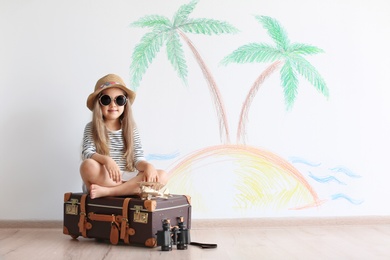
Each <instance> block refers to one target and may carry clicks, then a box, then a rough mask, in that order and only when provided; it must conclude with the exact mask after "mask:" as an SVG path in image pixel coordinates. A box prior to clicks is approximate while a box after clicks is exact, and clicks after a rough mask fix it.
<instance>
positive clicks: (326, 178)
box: [309, 172, 346, 185]
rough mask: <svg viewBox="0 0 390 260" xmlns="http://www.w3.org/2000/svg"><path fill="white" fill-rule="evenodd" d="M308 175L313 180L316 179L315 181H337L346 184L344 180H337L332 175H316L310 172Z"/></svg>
mask: <svg viewBox="0 0 390 260" xmlns="http://www.w3.org/2000/svg"><path fill="white" fill-rule="evenodd" d="M309 177H310V178H312V179H314V180H315V181H317V182H320V183H327V182H331V181H334V182H337V183H338V184H341V185H346V184H345V183H344V182H342V181H339V180H338V179H337V178H336V177H334V176H327V177H316V176H314V175H313V174H312V173H311V172H309Z"/></svg>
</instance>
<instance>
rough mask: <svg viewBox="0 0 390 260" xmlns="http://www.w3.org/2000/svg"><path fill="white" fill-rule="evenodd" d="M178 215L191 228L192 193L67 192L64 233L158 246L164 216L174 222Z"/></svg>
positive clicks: (73, 235) (177, 221) (172, 223)
mask: <svg viewBox="0 0 390 260" xmlns="http://www.w3.org/2000/svg"><path fill="white" fill-rule="evenodd" d="M179 218H181V221H184V225H185V226H186V228H187V229H190V228H191V204H190V197H188V196H184V195H171V196H170V197H169V198H168V199H164V198H153V199H144V200H143V199H141V198H139V197H105V198H97V199H91V198H90V197H89V195H87V194H83V193H70V192H69V193H65V195H64V228H63V233H64V234H66V235H70V236H71V237H72V238H77V237H79V236H83V237H86V238H96V239H102V240H109V241H110V242H111V243H112V244H118V243H119V242H120V241H123V242H124V243H126V244H141V245H145V246H147V247H155V246H157V238H156V233H157V231H159V230H161V229H162V223H163V220H165V219H169V220H170V223H171V225H172V226H175V225H178V223H179Z"/></svg>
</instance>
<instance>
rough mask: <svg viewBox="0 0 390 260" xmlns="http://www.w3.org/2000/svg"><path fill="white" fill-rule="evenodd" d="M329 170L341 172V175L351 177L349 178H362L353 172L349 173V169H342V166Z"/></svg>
mask: <svg viewBox="0 0 390 260" xmlns="http://www.w3.org/2000/svg"><path fill="white" fill-rule="evenodd" d="M329 170H331V171H332V172H341V173H344V174H345V175H347V176H349V177H351V178H360V177H362V176H360V175H358V174H356V173H354V172H353V171H351V170H350V169H348V168H346V167H343V166H338V167H334V168H330V169H329Z"/></svg>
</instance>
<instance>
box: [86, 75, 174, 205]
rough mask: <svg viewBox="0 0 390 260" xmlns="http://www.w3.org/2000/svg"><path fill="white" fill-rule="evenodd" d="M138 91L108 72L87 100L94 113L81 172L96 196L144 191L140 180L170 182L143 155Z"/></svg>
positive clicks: (89, 188)
mask: <svg viewBox="0 0 390 260" xmlns="http://www.w3.org/2000/svg"><path fill="white" fill-rule="evenodd" d="M134 98H135V93H134V92H133V91H131V90H130V89H128V88H127V87H126V85H125V83H124V82H123V80H122V79H121V78H120V77H119V76H117V75H115V74H108V75H106V76H104V77H103V78H101V79H99V80H98V81H97V83H96V86H95V91H94V92H93V93H92V94H90V95H89V97H88V99H87V107H88V108H89V109H90V110H91V111H92V112H93V115H92V122H89V123H88V124H87V125H86V127H85V130H84V138H83V150H82V158H83V162H82V163H81V166H80V174H81V178H82V179H83V182H84V184H85V187H86V188H87V190H88V191H89V193H90V196H91V198H92V199H94V198H99V197H105V196H125V195H133V194H138V193H140V188H139V182H143V181H146V182H159V183H161V184H163V185H165V184H166V182H167V176H166V173H165V172H164V171H162V170H156V169H155V168H154V166H153V165H152V164H150V163H148V162H147V161H146V160H145V158H144V154H143V149H142V145H141V139H140V136H139V134H138V130H137V127H136V125H135V122H134V119H133V115H132V110H131V105H132V103H133V102H134Z"/></svg>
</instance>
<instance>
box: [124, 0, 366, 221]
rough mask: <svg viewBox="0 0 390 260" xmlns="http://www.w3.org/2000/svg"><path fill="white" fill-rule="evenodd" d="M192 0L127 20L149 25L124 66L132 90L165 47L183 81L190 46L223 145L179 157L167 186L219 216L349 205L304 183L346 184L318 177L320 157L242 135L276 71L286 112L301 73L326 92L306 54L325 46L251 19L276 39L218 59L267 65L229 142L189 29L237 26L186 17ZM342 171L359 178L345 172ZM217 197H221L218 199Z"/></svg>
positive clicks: (221, 108) (221, 30) (217, 30)
mask: <svg viewBox="0 0 390 260" xmlns="http://www.w3.org/2000/svg"><path fill="white" fill-rule="evenodd" d="M197 3H198V1H191V2H190V3H188V4H184V5H182V6H180V7H179V9H178V10H177V12H176V13H175V15H174V16H173V18H172V19H169V18H167V17H165V16H161V15H146V16H143V17H142V18H140V19H138V20H137V21H135V22H133V23H132V26H135V27H141V28H147V29H148V30H149V31H148V32H147V33H146V34H145V35H144V36H143V37H142V38H141V40H140V42H139V43H138V44H137V45H136V46H135V48H134V50H133V54H132V60H131V65H130V71H131V79H132V87H133V88H134V89H137V87H139V86H140V83H141V81H142V78H143V77H144V76H148V75H147V73H146V72H147V69H148V67H149V65H150V64H151V63H152V61H153V60H154V59H155V58H156V56H157V54H158V53H159V51H160V50H161V48H162V47H163V46H165V47H166V54H167V58H168V60H169V62H170V63H171V65H172V67H173V69H174V70H175V71H176V73H177V76H178V77H179V78H180V79H181V80H182V81H183V83H184V84H186V83H187V75H188V67H187V63H186V60H185V58H184V53H185V52H186V51H189V52H191V53H192V54H193V57H194V58H195V60H196V61H197V63H198V65H199V67H200V68H201V70H202V73H203V76H204V79H205V83H206V84H207V87H208V90H209V92H210V95H211V97H212V100H213V102H214V105H215V112H216V116H217V119H218V127H219V132H220V139H221V144H220V145H216V146H210V147H205V148H203V149H200V150H197V151H193V152H192V153H190V154H188V155H186V156H184V157H180V158H178V161H177V162H176V163H174V164H173V165H172V166H171V167H170V169H168V172H169V174H170V176H171V182H170V184H169V188H170V189H171V190H173V191H174V192H175V193H183V194H190V195H191V196H192V202H193V206H194V207H195V208H196V210H200V211H204V212H212V211H221V214H223V211H229V210H230V211H231V212H240V213H244V214H245V212H247V211H248V210H252V209H256V210H257V209H259V210H302V209H307V208H312V207H320V206H321V205H322V204H323V203H324V202H326V201H327V200H329V199H330V200H338V199H345V200H348V201H349V202H351V203H352V204H354V205H358V204H360V203H362V201H361V200H354V199H352V198H350V197H348V195H346V194H343V193H340V192H338V193H336V194H331V195H329V196H328V198H323V197H320V196H319V195H318V194H317V192H316V190H315V189H314V188H313V186H312V185H311V184H310V182H316V183H319V184H321V183H322V184H325V183H329V182H336V183H337V182H338V183H337V184H338V185H346V183H342V182H341V181H338V179H337V177H336V176H335V175H334V174H333V175H332V174H329V175H328V176H325V177H324V176H319V175H316V174H315V169H318V168H319V167H322V166H321V164H320V163H317V164H311V163H308V162H307V161H305V160H304V159H298V158H290V159H289V160H287V159H284V158H281V156H278V155H277V154H274V153H272V152H270V151H267V150H266V149H262V148H259V147H254V146H251V145H250V144H247V143H246V140H245V137H246V128H247V127H248V126H247V122H248V120H247V119H248V111H249V110H250V107H251V104H252V102H254V101H255V97H256V95H257V94H259V89H260V87H261V86H262V85H263V84H264V83H265V82H266V79H267V78H268V77H269V76H270V75H271V74H272V73H275V72H277V71H279V73H280V83H281V86H282V88H283V92H284V99H285V100H284V101H285V105H286V109H287V110H291V109H292V108H293V104H294V101H295V99H296V96H297V89H298V87H299V77H303V78H304V79H305V80H307V81H308V82H309V83H310V84H311V85H312V86H313V87H314V88H316V89H317V90H318V92H319V93H320V94H322V95H323V96H324V97H328V96H329V91H328V87H327V85H326V83H325V80H324V79H323V78H322V77H321V75H320V73H319V72H318V71H317V70H316V69H315V67H314V66H313V65H311V64H310V62H309V61H308V60H307V59H306V58H305V57H306V56H310V55H315V54H319V53H323V50H322V49H320V48H318V47H315V46H312V45H308V44H304V43H292V42H290V40H289V38H288V36H287V32H286V31H285V30H284V28H283V27H282V25H281V24H280V23H279V22H278V21H277V20H276V19H274V18H271V17H268V16H255V17H254V18H255V19H256V20H257V22H258V23H259V24H260V26H262V27H263V28H264V29H265V30H266V31H267V32H268V35H269V36H270V37H271V39H272V40H273V42H274V45H270V44H265V43H249V44H246V45H243V46H241V47H239V48H237V49H236V50H234V51H233V52H232V53H231V54H228V55H227V56H226V57H225V58H224V59H223V60H222V61H221V64H223V65H226V66H228V65H229V64H231V63H238V64H243V63H253V64H255V65H254V66H256V64H258V63H267V64H268V63H269V66H268V67H267V68H266V69H265V70H264V71H262V72H261V73H260V75H259V76H258V78H256V79H255V81H254V83H253V84H252V86H250V87H249V91H248V94H247V96H246V99H245V101H244V102H243V106H242V109H241V113H240V117H239V120H238V121H239V123H238V129H237V136H236V140H235V142H232V140H231V137H230V131H229V124H228V117H227V116H226V109H225V105H224V102H223V97H222V95H221V93H220V89H219V87H218V85H217V83H216V79H215V78H214V76H213V74H212V72H211V71H210V69H209V68H208V66H207V65H206V62H205V60H204V59H203V57H202V56H201V55H200V53H199V52H198V50H197V48H196V46H195V44H194V43H193V42H192V41H191V40H190V37H189V36H188V35H189V34H202V35H206V36H207V35H220V34H232V33H235V34H237V33H238V32H239V30H238V29H237V28H235V27H234V26H233V25H231V24H230V23H228V22H224V21H219V20H214V19H208V18H191V17H190V15H191V13H192V11H193V10H194V9H195V7H196V5H197ZM183 43H184V45H183ZM242 91H247V90H242ZM163 157H164V156H157V157H156V156H155V157H153V156H152V155H151V158H155V159H159V158H160V159H161V158H163ZM168 157H169V155H168ZM171 157H172V156H171ZM302 165H303V166H307V167H311V168H310V169H306V170H304V171H305V172H303V171H302V170H298V168H299V167H297V166H302ZM221 168H223V169H224V171H223V172H221V171H220V170H219V169H221ZM332 169H333V170H332ZM328 170H329V172H333V173H335V172H337V171H338V170H339V172H343V173H348V172H349V173H350V172H351V171H350V170H348V169H347V168H345V167H342V166H339V167H335V168H331V169H328ZM348 177H349V178H359V177H360V176H359V175H357V174H350V175H349V176H348ZM204 180H207V181H204ZM215 185H223V186H225V187H224V189H223V190H224V194H222V196H218V195H220V194H215ZM217 197H218V198H217ZM221 197H223V198H224V199H223V201H224V202H222V203H221V199H220V198H221ZM230 215H232V214H231V213H230Z"/></svg>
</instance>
